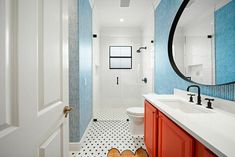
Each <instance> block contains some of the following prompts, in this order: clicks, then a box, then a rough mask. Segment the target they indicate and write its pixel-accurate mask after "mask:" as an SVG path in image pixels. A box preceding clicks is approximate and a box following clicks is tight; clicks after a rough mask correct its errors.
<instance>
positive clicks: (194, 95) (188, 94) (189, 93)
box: [187, 93, 196, 96]
mask: <svg viewBox="0 0 235 157" xmlns="http://www.w3.org/2000/svg"><path fill="white" fill-rule="evenodd" d="M187 95H190V96H195V95H196V94H192V93H188V94H187Z"/></svg>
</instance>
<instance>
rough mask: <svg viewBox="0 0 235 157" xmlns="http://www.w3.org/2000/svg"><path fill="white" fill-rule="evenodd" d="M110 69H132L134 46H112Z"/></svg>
mask: <svg viewBox="0 0 235 157" xmlns="http://www.w3.org/2000/svg"><path fill="white" fill-rule="evenodd" d="M109 69H132V46H110V47H109Z"/></svg>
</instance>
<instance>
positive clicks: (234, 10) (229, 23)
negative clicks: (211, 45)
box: [215, 0, 235, 84]
mask: <svg viewBox="0 0 235 157" xmlns="http://www.w3.org/2000/svg"><path fill="white" fill-rule="evenodd" d="M215 34H216V38H215V47H216V55H215V56H216V72H217V73H216V83H218V84H221V83H223V82H231V81H234V78H235V68H234V66H235V65H234V64H235V0H233V1H231V2H230V3H228V4H227V5H225V6H224V7H222V8H220V9H219V10H217V11H216V12H215ZM221 74H222V75H221ZM231 78H233V80H231Z"/></svg>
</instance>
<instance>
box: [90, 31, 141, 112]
mask: <svg viewBox="0 0 235 157" xmlns="http://www.w3.org/2000/svg"><path fill="white" fill-rule="evenodd" d="M109 46H132V57H133V58H132V69H130V70H113V69H112V70H110V69H109ZM141 46H142V32H141V30H140V29H139V28H110V27H109V28H107V27H103V28H101V32H100V57H99V63H100V64H99V74H100V87H99V88H100V90H99V91H100V93H99V94H100V95H99V96H100V103H99V105H98V104H97V106H96V107H95V108H96V109H97V110H96V111H94V112H99V111H100V110H101V111H102V110H113V109H119V110H120V109H123V111H125V110H126V108H127V107H129V106H143V104H142V102H141V97H142V96H141V94H142V93H141V84H142V82H141V73H142V72H141V69H142V68H141V54H137V53H136V50H137V49H138V48H139V47H141ZM116 77H119V85H117V84H116Z"/></svg>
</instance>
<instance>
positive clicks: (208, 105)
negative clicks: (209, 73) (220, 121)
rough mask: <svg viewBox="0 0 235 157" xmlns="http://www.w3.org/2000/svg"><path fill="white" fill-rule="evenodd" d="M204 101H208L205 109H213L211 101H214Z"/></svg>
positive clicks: (208, 99) (209, 99)
mask: <svg viewBox="0 0 235 157" xmlns="http://www.w3.org/2000/svg"><path fill="white" fill-rule="evenodd" d="M205 100H207V101H208V102H207V107H206V108H209V109H213V107H212V103H211V101H214V100H215V99H211V98H205Z"/></svg>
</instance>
